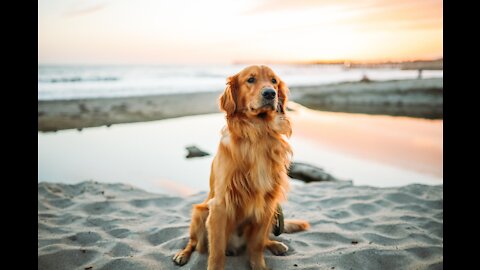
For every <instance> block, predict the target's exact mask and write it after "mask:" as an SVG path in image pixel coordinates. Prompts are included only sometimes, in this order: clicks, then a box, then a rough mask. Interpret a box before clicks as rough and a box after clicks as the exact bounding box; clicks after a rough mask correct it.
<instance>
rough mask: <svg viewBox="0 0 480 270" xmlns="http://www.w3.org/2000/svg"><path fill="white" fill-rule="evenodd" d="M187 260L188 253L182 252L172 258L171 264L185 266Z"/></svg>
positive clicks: (188, 257)
mask: <svg viewBox="0 0 480 270" xmlns="http://www.w3.org/2000/svg"><path fill="white" fill-rule="evenodd" d="M188 259H190V253H188V252H184V251H183V250H182V251H180V252H178V253H177V254H175V256H173V262H174V263H175V264H176V265H180V266H182V265H184V264H186V263H187V262H188Z"/></svg>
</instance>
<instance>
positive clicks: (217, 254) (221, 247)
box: [207, 199, 231, 270]
mask: <svg viewBox="0 0 480 270" xmlns="http://www.w3.org/2000/svg"><path fill="white" fill-rule="evenodd" d="M209 207H210V213H209V215H208V219H207V231H208V244H209V247H208V252H209V254H208V270H217V269H222V270H223V269H224V266H225V251H226V248H227V241H228V239H227V237H228V235H229V234H228V232H227V231H231V230H229V229H228V228H227V227H229V226H227V224H228V223H229V222H228V220H227V218H228V217H227V212H226V210H225V203H224V202H220V201H216V200H215V199H213V200H212V201H211V202H210V203H209Z"/></svg>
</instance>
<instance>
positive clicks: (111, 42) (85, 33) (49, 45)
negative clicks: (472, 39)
mask: <svg viewBox="0 0 480 270" xmlns="http://www.w3.org/2000/svg"><path fill="white" fill-rule="evenodd" d="M442 57H443V2H442V1H441V0H403V1H399V0H316V1H313V0H257V1H253V0H244V1H235V0H202V1H198V0H197V1H187V0H167V1H165V0H39V1H38V63H39V64H70V63H73V64H220V63H224V64H229V63H235V62H241V63H247V62H258V61H261V62H265V63H276V62H311V61H336V60H349V61H365V62H370V61H409V60H418V59H437V58H442Z"/></svg>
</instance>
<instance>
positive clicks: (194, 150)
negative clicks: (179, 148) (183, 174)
mask: <svg viewBox="0 0 480 270" xmlns="http://www.w3.org/2000/svg"><path fill="white" fill-rule="evenodd" d="M186 149H187V151H188V155H187V156H186V158H194V157H203V156H208V155H210V154H209V153H207V152H205V151H202V150H200V149H199V148H198V147H196V146H194V145H192V146H187V147H186Z"/></svg>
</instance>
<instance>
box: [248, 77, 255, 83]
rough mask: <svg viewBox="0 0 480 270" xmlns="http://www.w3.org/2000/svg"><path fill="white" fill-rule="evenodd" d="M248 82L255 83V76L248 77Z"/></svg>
mask: <svg viewBox="0 0 480 270" xmlns="http://www.w3.org/2000/svg"><path fill="white" fill-rule="evenodd" d="M247 82H249V83H254V82H255V78H253V77H250V78H248V80H247Z"/></svg>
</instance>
